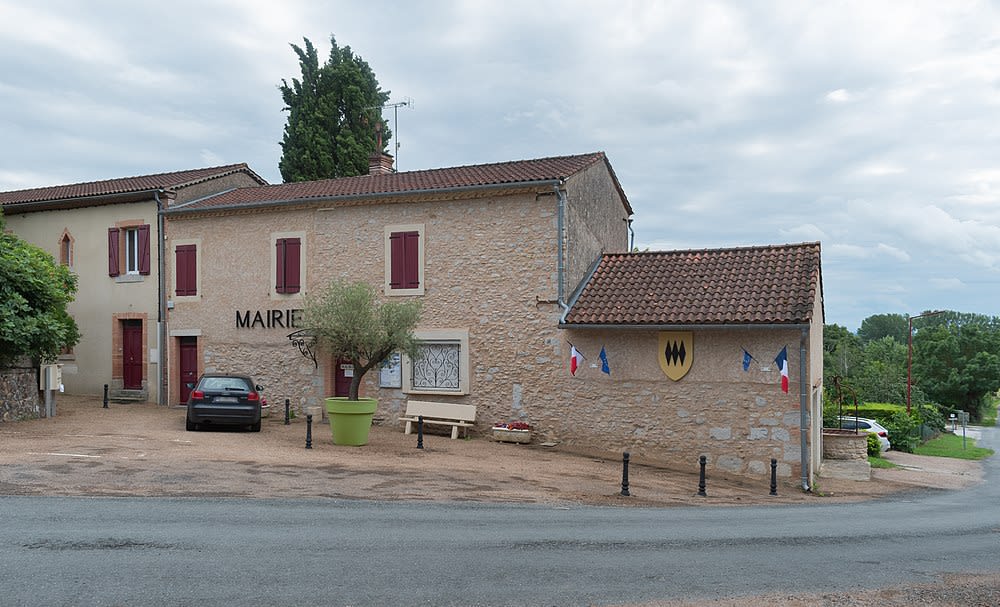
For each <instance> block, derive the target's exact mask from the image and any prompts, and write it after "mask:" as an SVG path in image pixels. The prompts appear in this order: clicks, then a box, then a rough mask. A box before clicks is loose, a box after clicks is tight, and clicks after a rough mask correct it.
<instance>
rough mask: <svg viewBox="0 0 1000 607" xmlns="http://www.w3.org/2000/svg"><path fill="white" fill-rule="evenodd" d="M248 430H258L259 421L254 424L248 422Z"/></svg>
mask: <svg viewBox="0 0 1000 607" xmlns="http://www.w3.org/2000/svg"><path fill="white" fill-rule="evenodd" d="M250 431H251V432H260V422H257V423H255V424H250Z"/></svg>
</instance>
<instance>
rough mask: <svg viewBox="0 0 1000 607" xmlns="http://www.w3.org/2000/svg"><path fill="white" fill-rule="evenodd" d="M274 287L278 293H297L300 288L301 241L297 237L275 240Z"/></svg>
mask: <svg viewBox="0 0 1000 607" xmlns="http://www.w3.org/2000/svg"><path fill="white" fill-rule="evenodd" d="M275 247H276V249H277V250H276V254H277V257H276V271H275V274H276V276H275V287H274V290H275V291H276V292H278V293H298V292H299V291H300V290H301V288H302V284H301V276H302V272H301V257H302V241H301V240H300V239H298V238H279V239H277V241H276V242H275Z"/></svg>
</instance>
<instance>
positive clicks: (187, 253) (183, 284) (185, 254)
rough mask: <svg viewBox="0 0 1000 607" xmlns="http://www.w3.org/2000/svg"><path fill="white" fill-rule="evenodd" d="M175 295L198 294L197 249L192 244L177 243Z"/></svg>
mask: <svg viewBox="0 0 1000 607" xmlns="http://www.w3.org/2000/svg"><path fill="white" fill-rule="evenodd" d="M175 250H176V255H177V258H176V259H177V264H176V267H177V296H178V297H182V296H190V295H197V294H198V251H197V247H196V246H195V245H193V244H186V245H177V248H176V249H175Z"/></svg>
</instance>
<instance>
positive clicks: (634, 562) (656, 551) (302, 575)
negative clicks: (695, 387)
mask: <svg viewBox="0 0 1000 607" xmlns="http://www.w3.org/2000/svg"><path fill="white" fill-rule="evenodd" d="M997 443H998V434H997V430H996V429H989V430H987V431H986V432H985V433H984V435H983V437H982V439H981V441H980V442H979V444H980V445H982V446H987V447H991V448H994V449H998V448H1000V445H998V444H997ZM985 473H986V481H985V482H984V483H982V484H980V485H978V486H976V487H974V488H972V489H968V490H964V491H950V492H944V491H943V492H940V493H936V494H930V495H927V494H923V495H922V496H921V497H919V498H917V497H913V496H911V497H910V498H895V499H888V500H879V501H874V502H865V503H856V504H831V505H815V506H772V507H743V508H719V507H714V508H664V509H661V508H655V509H652V508H651V509H645V508H598V507H569V508H567V507H551V506H545V507H543V506H508V505H483V504H461V503H450V504H443V505H442V504H426V503H398V502H391V503H389V502H382V503H380V502H369V501H342V500H243V499H204V498H180V499H178V498H173V499H157V498H59V497H3V498H0V520H2V521H3V525H2V526H0V589H2V595H0V604H3V605H42V604H44V605H223V604H227V605H228V604H240V605H588V604H589V605H616V604H625V603H639V602H644V601H653V600H662V599H680V598H684V599H696V598H712V597H732V596H746V595H755V594H762V593H774V592H788V593H796V592H804V591H808V592H836V591H842V590H858V589H865V588H879V587H884V586H888V585H892V584H898V583H919V582H926V581H937V580H938V579H939V578H938V576H939V575H941V574H944V573H956V572H983V571H988V572H997V571H1000V506H998V504H1000V500H998V498H1000V495H998V494H1000V490H998V483H997V482H996V481H997V479H998V477H1000V476H998V475H1000V470H998V464H997V461H996V459H995V458H994V459H992V460H989V461H987V462H986V470H985Z"/></svg>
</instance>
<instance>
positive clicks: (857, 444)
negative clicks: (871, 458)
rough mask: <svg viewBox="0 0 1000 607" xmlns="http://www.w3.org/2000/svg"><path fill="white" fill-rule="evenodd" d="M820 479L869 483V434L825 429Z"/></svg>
mask: <svg viewBox="0 0 1000 607" xmlns="http://www.w3.org/2000/svg"><path fill="white" fill-rule="evenodd" d="M819 475H820V477H826V478H842V479H848V480H852V481H869V480H871V478H872V466H871V464H870V463H869V462H868V433H867V432H855V431H854V430H839V429H834V428H824V429H823V464H822V465H821V466H820V469H819Z"/></svg>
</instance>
